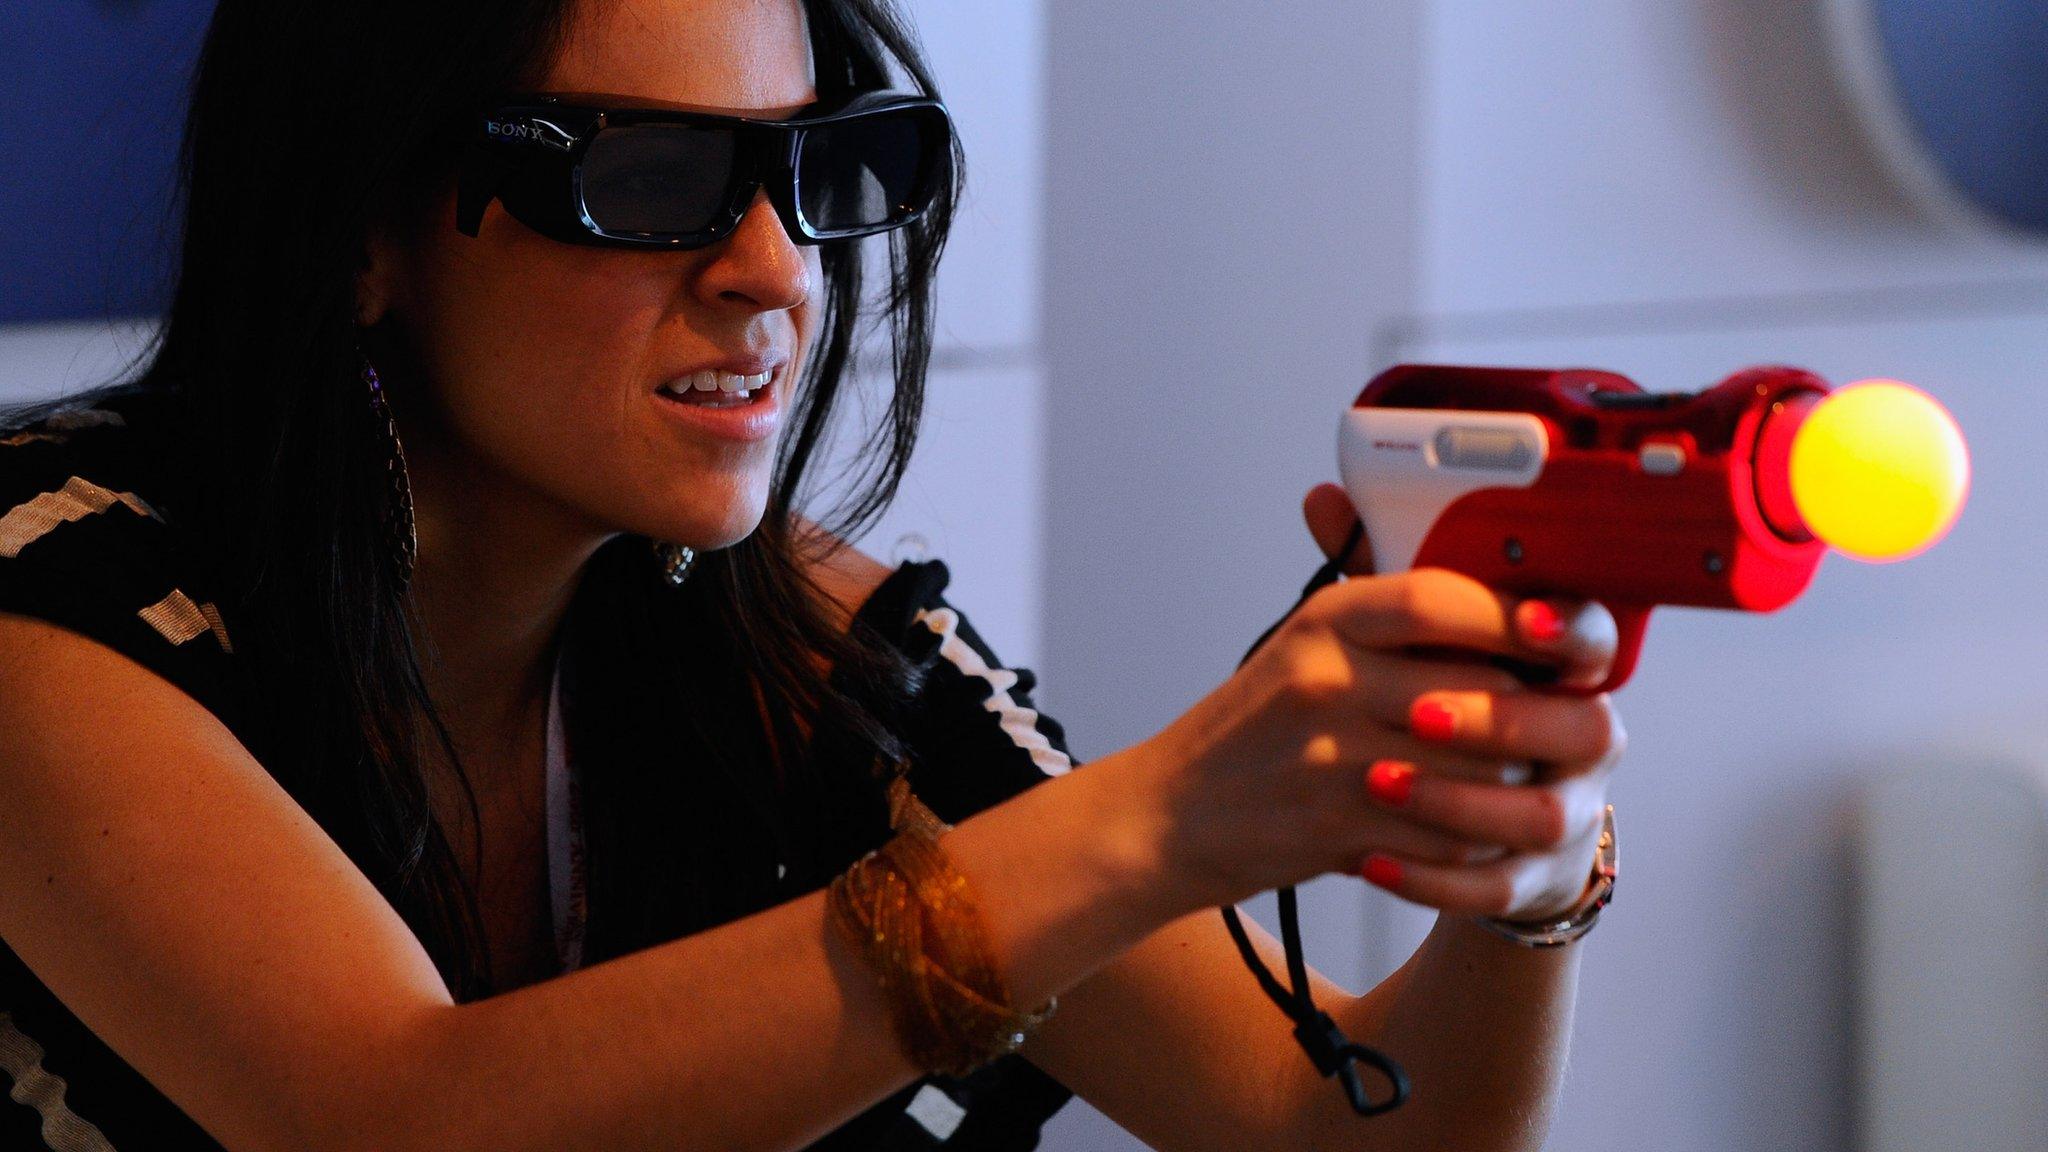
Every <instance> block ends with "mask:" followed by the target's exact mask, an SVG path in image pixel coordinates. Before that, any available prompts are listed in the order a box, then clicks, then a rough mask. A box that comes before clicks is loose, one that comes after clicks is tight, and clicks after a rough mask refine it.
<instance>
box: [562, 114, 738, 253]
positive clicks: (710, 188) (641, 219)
mask: <svg viewBox="0 0 2048 1152" xmlns="http://www.w3.org/2000/svg"><path fill="white" fill-rule="evenodd" d="M734 151H735V147H734V139H733V135H732V133H730V132H721V131H716V130H713V129H705V128H690V127H685V126H683V125H679V124H644V125H630V126H625V127H619V128H607V129H605V130H604V131H603V132H600V133H598V136H597V139H595V140H593V141H591V142H590V151H589V152H587V153H585V154H584V157H583V208H584V211H586V212H588V213H590V218H591V219H592V220H594V221H596V222H597V226H598V227H600V228H603V229H604V230H605V231H607V232H651V233H656V234H674V233H690V232H701V231H703V230H705V229H706V228H707V227H709V226H710V225H711V223H712V222H713V221H714V220H715V219H716V218H717V217H718V216H719V214H720V212H721V211H722V210H723V209H724V207H725V199H726V189H727V186H728V182H729V181H730V179H731V176H732V165H733V155H734Z"/></svg>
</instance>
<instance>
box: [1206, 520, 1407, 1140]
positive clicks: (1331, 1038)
mask: <svg viewBox="0 0 2048 1152" xmlns="http://www.w3.org/2000/svg"><path fill="white" fill-rule="evenodd" d="M1364 537H1365V525H1364V524H1362V523H1360V522H1358V521H1357V520H1353V521H1352V522H1351V532H1350V534H1349V535H1347V536H1346V537H1345V538H1344V546H1343V547H1342V548H1339V549H1337V553H1336V555H1335V556H1333V557H1331V558H1330V560H1329V561H1328V562H1327V563H1325V564H1324V565H1323V566H1322V567H1321V568H1318V569H1316V574H1315V575H1314V576H1312V577H1310V578H1309V582H1308V584H1307V586H1305V587H1304V588H1302V590H1301V599H1299V600H1296V601H1295V602H1294V607H1293V608H1289V609H1288V610H1287V615H1285V616H1282V617H1280V619H1278V620H1276V621H1274V622H1273V626H1272V627H1271V628H1268V629H1266V630H1265V631H1264V632H1262V633H1260V635H1259V638H1258V639H1257V640H1255V641H1253V642H1252V646H1251V648H1250V650H1249V651H1247V652H1246V653H1245V654H1244V660H1250V659H1251V658H1252V653H1253V652H1257V651H1258V650H1259V649H1260V648H1262V647H1264V646H1265V643H1266V641H1267V640H1269V639H1271V638H1272V635H1273V633H1274V632H1276V631H1278V630H1279V628H1280V625H1282V624H1285V623H1286V622H1287V621H1288V619H1289V617H1292V616H1293V615H1294V613H1295V612H1296V611H1297V610H1298V609H1300V607H1301V605H1302V602H1303V601H1306V600H1307V599H1308V598H1309V597H1310V596H1313V595H1314V594H1315V593H1316V592H1317V590H1319V589H1322V588H1325V587H1328V586H1329V585H1331V584H1334V583H1336V582H1337V579H1338V578H1339V577H1340V576H1342V575H1343V572H1344V559H1345V557H1347V556H1349V555H1351V553H1352V550H1353V549H1355V548H1357V547H1358V542H1359V541H1360V540H1362V539H1364ZM1244 660H1240V661H1238V666H1239V667H1243V666H1244ZM1277 895H1278V897H1279V900H1280V944H1281V947H1283V948H1284V949H1286V951H1287V979H1288V981H1289V982H1290V983H1292V984H1293V985H1294V987H1293V989H1292V990H1291V991H1290V990H1289V989H1287V988H1284V987H1282V986H1281V984H1280V981H1279V980H1277V979H1275V978H1274V976H1273V973H1272V971H1271V970H1270V969H1268V968H1267V967H1266V962H1265V961H1264V960H1261V959H1259V954H1258V951H1257V950H1256V949H1254V948H1253V947H1252V940H1251V937H1250V936H1249V935H1247V934H1246V933H1245V930H1244V921H1243V920H1241V919H1239V918H1238V914H1237V909H1236V908H1233V907H1228V906H1226V907H1225V908H1223V910H1222V911H1223V923H1224V925H1225V926H1226V927H1228V928H1229V929H1230V938H1231V939H1232V940H1234V941H1236V942H1237V951H1238V954H1239V955H1241V956H1243V957H1244V963H1245V967H1247V968H1250V969H1251V971H1252V975H1253V976H1256V977H1258V981H1259V987H1261V988H1263V989H1265V990H1266V995H1267V996H1268V997H1270V998H1271V999H1272V1001H1273V1003H1274V1004H1277V1005H1279V1007H1280V1011H1282V1012H1285V1013H1286V1014H1287V1018H1288V1019H1290V1020H1292V1021H1294V1038H1295V1040H1297V1041H1299V1042H1300V1044H1301V1049H1302V1051H1304V1052H1306V1053H1308V1058H1309V1061H1310V1062H1311V1063H1313V1064H1314V1065H1315V1067H1316V1071H1318V1072H1320V1073H1322V1074H1323V1075H1325V1076H1335V1077H1337V1080H1338V1082H1339V1083H1341V1084H1342V1085H1343V1086H1344V1095H1345V1096H1346V1097H1348V1098H1349V1099H1350V1101H1351V1110H1352V1111H1354V1112H1356V1113H1358V1114H1359V1115H1360V1116H1377V1115H1379V1114H1380V1113H1382V1112H1391V1111H1393V1110H1394V1109H1396V1108H1399V1107H1400V1106H1401V1105H1402V1103H1403V1102H1405V1101H1406V1100H1407V1099H1408V1074H1407V1073H1406V1072H1404V1071H1402V1070H1401V1066H1400V1065H1399V1064H1396V1063H1394V1061H1393V1060H1391V1059H1389V1058H1388V1057H1387V1056H1386V1055H1385V1054H1384V1053H1381V1052H1379V1051H1378V1050H1376V1049H1373V1048H1369V1047H1367V1046H1366V1045H1364V1044H1359V1043H1356V1042H1354V1041H1353V1040H1351V1038H1349V1037H1347V1036H1345V1035H1344V1030H1343V1029H1341V1028H1339V1027H1338V1026H1337V1022H1336V1021H1335V1020H1332V1019H1331V1018H1330V1014H1329V1013H1327V1012H1324V1011H1322V1010H1321V1009H1319V1008H1317V1007H1316V1001H1315V996H1314V994H1313V993H1312V992H1311V991H1310V990H1309V983H1308V963H1307V961H1305V960H1303V959H1302V954H1301V914H1300V909H1299V907H1298V905H1297V901H1296V900H1295V895H1294V888H1293V886H1292V885H1289V886H1288V887H1285V888H1282V889H1280V890H1279V892H1278V893H1277ZM1360 1064H1366V1065H1370V1066H1371V1067H1372V1068H1373V1069H1375V1070H1376V1071H1378V1072H1379V1074H1380V1075H1381V1076H1382V1077H1384V1078H1385V1079H1386V1082H1387V1087H1388V1092H1387V1096H1386V1098H1385V1099H1384V1100H1374V1099H1372V1098H1371V1097H1370V1096H1368V1095H1366V1092H1365V1085H1364V1084H1363V1083H1362V1082H1361V1081H1360V1079H1359V1075H1358V1066H1359V1065H1360Z"/></svg>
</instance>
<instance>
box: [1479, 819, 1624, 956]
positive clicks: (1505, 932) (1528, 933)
mask: <svg viewBox="0 0 2048 1152" xmlns="http://www.w3.org/2000/svg"><path fill="white" fill-rule="evenodd" d="M1619 860H1620V854H1619V852H1617V851H1616V849H1615V844H1614V805H1612V804H1609V805H1608V806H1607V811H1606V812H1604V813H1602V814H1601V817H1600V847H1599V850H1598V851H1597V852H1596V853H1595V854H1594V856H1593V875H1592V878H1591V879H1589V880H1588V881H1587V883H1586V893H1585V895H1583V896H1581V897H1579V902H1578V903H1577V904H1574V905H1572V907H1571V908H1570V909H1568V910H1567V911H1566V912H1565V913H1564V915H1563V916H1562V917H1561V918H1558V919H1552V920H1541V921H1533V922H1532V921H1528V920H1501V919H1497V918H1495V917H1491V916H1488V917H1482V918H1481V919H1480V921H1479V922H1480V923H1481V924H1484V925H1485V926H1486V927H1487V928H1488V929H1489V930H1490V931H1492V932H1493V933H1494V934H1495V935H1498V936H1504V937H1506V938H1507V939H1509V940H1513V941H1514V942H1515V943H1517V944H1520V945H1523V946H1524V947H1528V948H1557V947H1561V946H1563V945H1565V944H1569V943H1571V942H1572V941H1574V940H1577V939H1578V938H1579V937H1581V936H1584V935H1585V934H1586V933H1588V932H1591V931H1592V930H1593V925H1594V923H1595V922H1596V921H1598V920H1599V919H1600V910H1601V909H1602V908H1605V907H1607V905H1609V904H1611V903H1613V901H1614V876H1615V873H1616V872H1617V871H1618V870H1619V863H1618V862H1619Z"/></svg>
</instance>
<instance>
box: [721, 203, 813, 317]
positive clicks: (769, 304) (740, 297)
mask: <svg viewBox="0 0 2048 1152" xmlns="http://www.w3.org/2000/svg"><path fill="white" fill-rule="evenodd" d="M810 277H811V269H810V261H808V260H806V259H805V258H804V252H803V249H802V248H800V247H798V246H797V244H796V243H795V242H794V241H792V240H791V239H790V238H789V232H788V230H787V229H785V228H784V227H783V226H782V217H780V216H778V215H777V214H776V212H775V205H774V204H772V203H770V202H769V200H768V193H767V192H766V191H765V190H761V189H756V190H755V192H754V202H753V203H752V204H749V205H748V206H747V211H746V214H745V215H744V216H741V217H740V222H739V225H738V226H737V227H735V228H734V229H733V231H732V234H731V235H730V236H727V237H726V238H725V239H724V240H721V241H719V242H718V244H717V246H716V247H715V248H713V249H712V258H711V261H710V262H709V263H708V264H706V265H705V266H704V269H703V271H702V273H701V274H700V276H699V278H698V290H699V292H700V293H701V294H702V295H703V296H704V297H705V299H706V300H707V302H710V303H715V304H716V303H723V304H740V305H744V306H747V307H749V308H752V309H756V310H759V311H764V312H765V311H776V310H780V309H787V308H794V307H796V306H797V305H799V304H802V303H803V302H804V301H805V300H807V299H808V298H809V297H810V289H811V283H810Z"/></svg>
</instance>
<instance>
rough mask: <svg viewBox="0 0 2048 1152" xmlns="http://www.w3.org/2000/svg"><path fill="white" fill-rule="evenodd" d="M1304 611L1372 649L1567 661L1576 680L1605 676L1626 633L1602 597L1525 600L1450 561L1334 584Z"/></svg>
mask: <svg viewBox="0 0 2048 1152" xmlns="http://www.w3.org/2000/svg"><path fill="white" fill-rule="evenodd" d="M1298 615H1299V616H1301V617H1302V618H1303V620H1304V621H1305V622H1306V623H1309V624H1317V623H1320V624H1323V625H1325V626H1327V627H1329V628H1330V629H1331V630H1332V631H1334V632H1335V633H1336V634H1337V635H1338V636H1339V637H1340V638H1341V639H1342V640H1343V641H1344V642H1345V643H1347V644H1350V645H1352V646H1354V647H1357V648H1362V649H1366V650H1368V651H1386V650H1397V649H1412V648H1424V649H1435V648H1450V649H1457V650H1462V651H1466V652H1475V653H1482V654H1493V655H1499V656H1504V657H1507V658H1509V659H1511V660H1519V661H1523V662H1531V663H1539V664H1547V665H1552V666H1556V667H1559V668H1560V669H1562V671H1563V673H1564V675H1565V677H1566V678H1567V679H1568V680H1570V681H1572V682H1574V683H1579V682H1584V683H1598V682H1599V680H1600V679H1604V678H1605V676H1606V670H1607V667H1608V665H1610V664H1611V663H1612V661H1613V659H1614V650H1615V646H1616V643H1617V637H1618V635H1619V630H1618V629H1617V628H1616V626H1615V623H1614V617H1613V615H1612V614H1611V613H1609V612H1608V611H1607V609H1606V608H1604V607H1602V606H1600V605H1598V604H1590V603H1581V602H1573V601H1560V600H1551V599H1541V600H1523V599H1520V598H1517V597H1514V596H1510V595H1507V594H1504V593H1500V592H1495V591H1494V590H1492V589H1490V588H1488V587H1486V586H1485V585H1483V584H1481V583H1479V582H1478V581H1476V580H1474V579H1472V578H1471V577H1469V576H1465V575H1462V574H1460V573H1456V572H1452V571H1449V570H1446V569H1442V568H1418V569H1416V570H1415V571H1413V572H1406V573H1402V574H1400V575H1398V576H1382V577H1374V578H1370V579H1362V580H1347V581H1344V582H1343V583H1340V584H1334V585H1331V586H1330V587H1328V588H1324V589H1321V590H1320V591H1318V592H1317V593H1316V594H1315V595H1314V596H1312V597H1310V598H1309V601H1308V603H1307V604H1305V605H1303V607H1302V610H1301V612H1300V613H1298Z"/></svg>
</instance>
